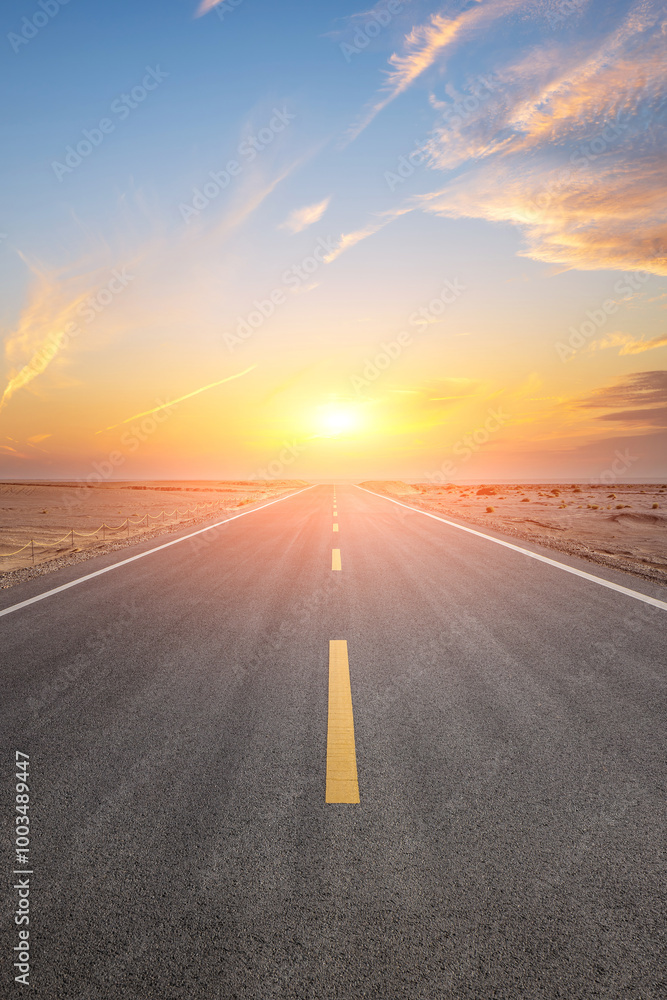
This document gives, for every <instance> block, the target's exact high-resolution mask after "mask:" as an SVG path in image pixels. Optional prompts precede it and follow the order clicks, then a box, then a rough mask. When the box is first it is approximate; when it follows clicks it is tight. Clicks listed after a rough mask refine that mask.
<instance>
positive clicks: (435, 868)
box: [0, 486, 667, 1000]
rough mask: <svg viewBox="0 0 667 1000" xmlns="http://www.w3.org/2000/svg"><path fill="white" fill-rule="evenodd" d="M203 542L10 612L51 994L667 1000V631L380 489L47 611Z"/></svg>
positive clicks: (41, 582) (12, 932)
mask: <svg viewBox="0 0 667 1000" xmlns="http://www.w3.org/2000/svg"><path fill="white" fill-rule="evenodd" d="M334 502H335V505H336V506H335V507H334ZM334 509H335V510H336V514H335V515H334ZM334 524H336V525H337V526H338V530H337V531H334ZM188 534H191V532H188V531H183V532H182V533H181V535H182V536H185V535H188ZM489 534H492V533H489ZM495 537H498V538H500V537H501V536H495ZM172 540H173V539H172V538H171V536H170V537H168V538H166V539H163V540H160V539H157V540H156V539H152V540H150V541H146V542H144V543H141V544H139V545H137V546H136V547H135V548H133V549H128V550H125V551H124V552H123V553H120V554H119V553H112V554H109V555H106V556H102V557H100V558H98V559H95V560H91V561H89V562H87V563H85V564H84V565H83V566H82V565H81V564H79V565H77V566H72V567H70V568H68V569H66V570H61V571H58V572H57V573H54V574H51V575H50V576H46V577H42V578H39V579H37V580H33V581H30V582H29V583H26V584H23V585H21V586H18V587H14V588H12V589H11V590H7V591H3V592H0V613H2V612H3V611H7V612H8V613H6V614H3V615H2V617H0V632H1V634H2V646H1V656H2V661H3V668H2V707H1V709H0V722H1V726H2V732H3V734H5V740H4V741H3V742H4V744H5V747H6V752H5V753H4V755H3V760H4V775H5V780H4V782H3V788H4V790H5V794H4V802H5V807H4V808H3V810H2V814H3V839H4V842H5V845H7V844H9V843H11V837H12V836H13V825H14V816H13V812H12V809H13V801H14V782H15V778H14V763H13V761H14V751H15V750H19V751H21V752H24V753H26V754H29V757H30V781H29V786H30V811H31V812H30V819H31V823H30V829H31V843H30V850H31V855H30V869H29V870H30V871H31V872H32V874H31V875H30V890H31V897H30V906H31V909H30V954H31V962H30V984H31V987H30V988H31V989H32V993H33V995H35V996H36V997H40V998H41V997H48V998H54V1000H65V998H70V997H71V998H74V997H76V998H85V1000H125V998H127V1000H130V998H132V1000H135V998H141V1000H146V998H159V1000H174V998H193V1000H194V998H197V1000H199V998H209V997H210V998H220V1000H229V998H244V1000H245V998H248V1000H250V998H252V1000H258V998H259V1000H271V998H288V997H289V998H292V997H294V998H299V1000H301V998H309V1000H310V998H313V1000H315V998H323V1000H324V998H326V1000H329V998H354V1000H357V998H361V997H369V998H380V1000H384V998H401V1000H403V998H408V1000H411V998H424V1000H444V998H447V1000H448V998H452V1000H468V998H475V1000H489V998H503V1000H523V998H526V1000H536V998H545V1000H547V998H549V1000H551V998H556V997H559V998H560V997H562V998H567V1000H577V998H582V1000H590V998H598V997H600V998H619V1000H621V998H622V1000H634V998H637V1000H639V998H641V1000H648V998H658V997H662V996H664V995H665V994H664V992H663V990H664V989H665V979H664V967H663V966H662V965H661V958H660V952H661V946H662V943H663V941H664V926H665V906H664V903H665V891H664V889H665V881H664V845H665V836H664V833H665V827H664V817H665V809H664V803H665V795H664V792H665V769H664V746H665V725H664V720H665V670H664V661H665V655H664V650H665V645H664V635H665V622H666V621H667V617H666V616H667V610H666V609H665V608H664V607H659V606H654V605H652V604H647V603H645V602H644V601H642V600H640V599H639V597H633V596H631V595H628V594H625V593H621V592H619V591H615V590H612V589H609V588H607V587H604V586H602V585H600V584H598V583H596V582H595V581H591V580H589V579H586V578H585V577H581V576H578V575H575V574H572V573H569V572H566V571H565V570H563V569H561V568H559V567H558V566H554V565H551V564H550V563H548V562H541V561H539V560H537V559H534V558H531V557H530V556H529V555H528V554H526V553H522V552H518V551H515V550H514V549H512V548H506V547H503V546H501V545H498V544H495V543H494V542H492V541H491V540H490V539H488V538H484V537H481V536H480V535H479V534H472V533H467V532H464V531H460V530H458V529H456V528H455V527H453V526H451V525H448V524H445V523H443V522H442V521H437V520H434V519H432V518H428V517H426V516H424V515H423V514H421V513H419V512H416V511H412V510H409V509H408V508H406V507H402V506H400V505H398V504H394V503H392V502H391V501H389V500H387V499H385V498H381V497H378V496H375V495H372V494H370V493H367V492H364V491H362V490H360V489H358V488H355V487H352V486H338V487H336V496H335V501H334V487H333V486H316V487H314V488H310V489H307V490H304V491H302V492H299V493H298V494H296V495H294V496H291V497H289V498H287V499H284V500H280V501H278V502H274V503H272V504H270V505H268V506H265V507H264V508H263V509H254V510H249V511H248V512H247V513H246V514H245V515H244V516H242V517H237V518H235V519H234V520H232V521H229V522H227V523H225V524H223V525H221V526H220V527H217V528H214V529H212V530H210V531H204V532H199V533H197V534H196V535H195V536H194V537H191V538H187V539H185V540H183V541H179V542H177V543H176V544H173V545H171V544H169V545H167V547H164V548H160V549H159V550H158V551H151V552H150V554H148V555H145V556H142V557H141V558H138V559H134V560H133V561H130V562H124V564H123V565H121V566H118V567H117V568H115V569H113V570H111V571H109V572H104V573H99V574H98V575H95V576H93V577H92V578H90V579H87V580H84V581H83V582H81V583H77V584H75V585H74V586H72V587H69V588H67V589H63V590H60V591H58V592H56V593H53V594H51V595H50V596H47V597H45V598H44V599H41V600H35V601H33V602H32V603H24V602H29V601H30V600H31V599H32V598H34V597H39V596H40V595H41V594H44V593H45V592H47V591H51V590H54V589H55V588H58V587H61V586H63V585H65V584H67V583H70V582H73V581H76V580H78V579H80V578H81V577H83V576H87V575H88V574H90V573H92V572H97V571H98V570H99V569H106V568H107V567H109V566H112V565H115V564H117V563H119V562H121V561H123V560H126V559H127V558H128V556H132V555H135V554H140V553H143V552H148V551H149V550H154V549H156V548H157V546H158V544H162V543H163V542H165V541H167V542H171V541H172ZM522 547H523V548H524V549H526V550H531V551H533V552H535V553H539V552H540V551H543V553H544V554H545V555H546V556H547V557H548V558H550V559H554V560H556V561H560V562H562V563H564V564H567V565H568V566H570V567H573V568H577V567H578V568H580V569H581V570H583V571H584V572H587V573H591V574H594V575H597V576H599V577H600V578H602V579H605V580H607V581H615V582H616V583H617V584H620V585H621V586H624V587H627V588H629V589H631V590H633V591H636V592H637V594H638V595H642V594H644V595H649V596H652V597H653V598H654V599H657V600H658V602H660V601H662V602H664V601H665V600H667V594H666V593H665V590H664V589H661V588H659V587H657V586H654V585H651V584H644V583H643V582H642V581H641V580H638V579H636V578H634V577H630V576H624V575H622V574H619V573H613V572H612V571H605V570H599V569H598V567H592V566H591V565H589V564H586V563H583V562H580V561H577V560H575V559H568V558H567V557H562V558H561V556H560V555H559V554H557V555H555V554H554V553H553V551H550V550H546V549H545V550H540V549H539V548H538V547H536V546H528V545H526V546H522ZM336 553H338V556H337V555H336ZM16 605H22V606H20V607H16ZM11 608H15V610H9V609H11ZM330 665H331V671H330ZM346 678H347V680H346ZM346 683H347V685H348V688H347V690H348V691H349V692H350V693H351V703H350V698H349V694H348V695H346V688H345V685H346ZM354 781H356V792H357V793H358V794H357V795H356V797H357V798H358V800H359V801H358V802H357V801H355V785H354ZM341 798H342V799H343V800H344V801H341ZM9 864H10V869H9V870H10V872H11V871H13V870H14V869H13V868H11V865H13V864H14V861H13V859H12V858H11V856H10V861H9ZM19 870H20V869H19ZM14 877H16V878H19V877H20V876H13V875H10V876H9V881H6V885H8V886H10V887H11V885H12V883H11V879H12V878H14ZM16 892H17V890H14V889H11V888H9V889H8V895H7V898H8V900H9V902H8V903H6V905H5V915H6V918H5V920H4V921H3V930H2V949H3V951H2V958H3V966H2V969H3V982H2V986H0V995H2V996H3V997H4V996H7V997H10V996H19V995H21V994H20V991H21V990H22V989H24V987H22V986H20V985H18V984H16V985H15V984H14V982H13V981H12V980H13V976H14V970H13V969H12V968H11V963H12V957H11V956H12V948H13V947H14V945H15V944H16V943H17V927H16V926H15V925H14V924H13V923H12V916H11V914H12V913H13V912H14V909H15V906H16Z"/></svg>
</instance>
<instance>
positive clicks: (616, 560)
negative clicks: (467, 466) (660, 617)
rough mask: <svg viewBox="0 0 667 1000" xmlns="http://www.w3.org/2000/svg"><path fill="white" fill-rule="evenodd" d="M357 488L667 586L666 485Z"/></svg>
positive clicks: (376, 484)
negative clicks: (537, 543) (382, 494)
mask: <svg viewBox="0 0 667 1000" xmlns="http://www.w3.org/2000/svg"><path fill="white" fill-rule="evenodd" d="M360 485H361V486H365V487H366V488H367V489H369V490H372V491H374V492H376V493H385V494H386V495H387V496H391V497H394V498H395V499H396V500H403V501H404V502H405V503H408V504H410V505H411V506H413V507H420V508H422V509H423V510H429V511H432V512H433V513H434V514H442V515H443V516H445V515H451V516H452V517H454V518H457V519H461V520H462V521H465V522H468V523H470V524H474V525H484V526H485V527H487V528H492V529H495V530H496V531H502V532H503V533H504V534H507V535H513V536H514V537H515V538H518V539H523V540H528V541H533V542H539V544H540V545H547V546H548V547H549V548H553V549H557V550H559V551H561V552H567V553H569V554H570V555H576V556H582V557H584V558H586V559H590V560H591V561H592V562H596V563H599V564H602V565H605V566H613V567H614V568H615V569H623V570H625V571H627V572H630V573H634V574H635V575H637V576H641V577H644V578H645V579H648V580H655V581H657V582H660V583H667V484H655V483H653V484H643V483H633V484H624V485H614V486H607V485H594V486H587V485H585V484H571V485H563V484H562V483H553V484H546V483H545V484H542V485H535V484H531V485H521V484H514V485H497V484H496V485H490V486H481V485H474V486H471V485H468V486H465V485H454V484H452V483H449V484H439V483H437V484H436V483H410V484H408V483H403V482H397V481H393V482H388V481H382V482H366V483H361V484H360Z"/></svg>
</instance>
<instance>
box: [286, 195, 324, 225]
mask: <svg viewBox="0 0 667 1000" xmlns="http://www.w3.org/2000/svg"><path fill="white" fill-rule="evenodd" d="M330 201H331V195H329V197H328V198H323V199H322V201H317V202H315V204H313V205H306V206H304V208H295V209H294V211H293V212H290V214H289V215H288V216H287V218H286V219H285V221H284V222H283V223H281V225H280V228H281V229H287V230H288V232H290V233H300V232H302V230H304V229H307V228H308V226H312V225H313V223H315V222H319V220H320V219H321V218H322V216H323V215H324V213H325V212H326V210H327V208H328V207H329V202H330Z"/></svg>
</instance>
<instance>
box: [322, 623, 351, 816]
mask: <svg viewBox="0 0 667 1000" xmlns="http://www.w3.org/2000/svg"><path fill="white" fill-rule="evenodd" d="M325 801H326V802H358V801H359V782H358V780H357V754H356V750H355V748H354V717H353V714H352V690H351V688H350V666H349V662H348V658H347V642H346V641H345V639H331V641H330V642H329V723H328V727H327V788H326V798H325Z"/></svg>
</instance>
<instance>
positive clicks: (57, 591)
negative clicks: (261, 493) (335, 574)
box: [0, 483, 317, 618]
mask: <svg viewBox="0 0 667 1000" xmlns="http://www.w3.org/2000/svg"><path fill="white" fill-rule="evenodd" d="M315 485H317V484H316V483H313V486H304V488H303V489H302V490H297V492H296V493H290V494H289V495H288V496H286V497H278V499H277V500H270V501H269V502H268V503H265V504H262V506H261V507H255V508H254V509H253V510H242V511H241V513H240V514H233V515H232V516H231V517H226V518H225V520H224V521H217V522H216V523H215V524H209V525H208V526H207V527H206V528H199V529H198V530H197V531H192V532H191V533H190V534H189V535H183V537H182V538H173V539H172V540H171V541H170V542H165V543H164V545H158V546H156V548H154V549H148V550H147V551H146V552H139V553H138V555H136V556H130V557H129V559H122V560H121V561H120V562H117V563H113V565H112V566H105V567H104V569H97V570H95V572H94V573H88V574H87V575H86V576H80V577H79V578H78V579H77V580H71V581H70V583H64V584H63V585H62V587H54V589H53V590H46V591H45V592H44V593H43V594H37V596H36V597H30V598H28V600H27V601H21V603H20V604H13V605H12V606H11V607H10V608H5V609H4V610H2V611H0V618H1V617H2V616H3V615H9V614H11V613H12V611H18V610H19V608H26V607H27V606H28V605H29V604H36V602H37V601H43V600H44V598H45V597H52V596H53V594H60V593H61V592H62V591H63V590H69V588H70V587H76V586H77V584H79V583H85V581H86V580H92V579H93V578H94V577H96V576H102V574H103V573H110V572H111V570H112V569H118V567H119V566H127V564H128V563H131V562H135V560H137V559H143V558H144V556H151V555H153V553H154V552H160V551H161V550H162V549H168V548H169V546H170V545H178V543H179V542H186V541H187V540H188V538H194V537H195V535H201V534H203V533H204V532H205V531H212V530H213V528H219V527H220V525H222V524H227V523H228V522H229V521H235V520H236V519H237V517H245V515H246V514H256V513H257V511H258V510H264V508H265V507H271V506H272V505H273V504H274V503H280V502H281V500H289V499H290V497H297V496H298V495H299V493H305V492H306V490H312V489H313V487H314V486H315Z"/></svg>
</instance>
